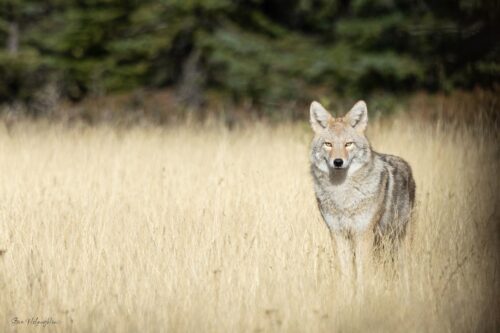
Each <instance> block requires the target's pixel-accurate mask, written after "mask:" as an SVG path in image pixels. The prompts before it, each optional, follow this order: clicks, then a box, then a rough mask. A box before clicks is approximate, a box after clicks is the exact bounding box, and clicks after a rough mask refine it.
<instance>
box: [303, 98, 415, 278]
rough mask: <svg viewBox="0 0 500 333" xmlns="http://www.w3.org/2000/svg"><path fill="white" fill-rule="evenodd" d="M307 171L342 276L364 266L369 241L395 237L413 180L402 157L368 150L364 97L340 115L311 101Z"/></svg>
mask: <svg viewBox="0 0 500 333" xmlns="http://www.w3.org/2000/svg"><path fill="white" fill-rule="evenodd" d="M310 114H311V119H310V121H311V127H312V128H313V130H314V133H315V136H314V139H313V142H312V145H311V173H312V176H313V180H314V189H315V193H316V199H317V201H318V206H319V209H320V212H321V215H322V216H323V219H324V220H325V223H326V224H327V226H328V228H329V230H330V234H331V236H332V239H333V241H334V242H335V248H336V252H337V255H338V261H339V263H340V268H341V272H342V274H343V276H345V277H348V278H350V277H351V275H352V274H354V275H356V276H357V277H358V279H361V278H362V275H363V274H365V273H368V272H367V271H370V269H369V265H368V263H369V262H370V261H371V255H372V253H373V248H374V244H377V243H380V240H381V239H382V238H383V237H385V238H390V239H391V240H393V241H395V242H394V243H397V241H399V240H400V239H401V238H402V237H403V236H404V235H405V230H406V227H407V224H408V223H409V222H410V218H411V210H412V207H413V204H414V200H415V181H414V180H413V176H412V172H411V168H410V166H409V165H408V163H406V162H405V161H404V160H403V159H401V158H400V157H397V156H393V155H386V154H380V153H377V152H375V151H373V150H372V148H371V146H370V143H369V141H368V139H367V137H366V136H365V129H366V127H367V125H368V111H367V107H366V103H365V102H363V101H359V102H358V103H356V104H355V105H354V107H353V108H352V109H351V110H350V111H349V112H348V113H347V114H346V115H345V116H344V117H341V118H334V117H332V116H331V115H330V113H329V112H328V111H326V110H325V108H323V106H321V104H319V103H317V102H313V103H312V104H311V109H310Z"/></svg>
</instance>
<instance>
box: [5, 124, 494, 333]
mask: <svg viewBox="0 0 500 333" xmlns="http://www.w3.org/2000/svg"><path fill="white" fill-rule="evenodd" d="M368 134H369V137H370V138H371V139H372V143H373V146H374V148H375V149H376V150H378V151H382V152H386V153H394V154H398V155H400V156H402V157H404V158H405V159H407V160H408V161H409V162H410V164H411V165H412V167H413V171H414V176H415V179H416V183H417V201H418V203H417V211H416V219H415V221H414V224H413V226H412V227H413V231H414V239H413V247H412V249H411V252H410V255H409V258H408V259H407V260H406V261H405V262H402V263H399V265H398V270H399V271H398V273H397V274H392V272H388V273H385V272H384V271H383V270H379V271H378V273H377V275H376V276H373V277H370V278H369V279H368V280H367V281H366V288H365V294H364V295H362V297H360V298H354V297H352V294H353V293H352V291H351V290H348V289H347V288H346V286H342V285H338V283H337V282H338V278H337V275H336V272H335V269H336V266H335V264H334V260H335V259H334V256H333V254H332V247H331V244H330V238H329V235H328V231H327V228H326V227H325V225H324V223H323V221H322V220H321V218H320V215H319V212H318V210H317V207H316V201H315V198H314V194H313V190H312V181H311V178H310V176H309V165H308V149H309V141H310V139H311V135H312V134H311V131H310V130H309V128H308V126H307V124H297V125H282V126H278V127H269V126H266V125H263V124H256V125H252V126H250V127H248V128H244V129H239V130H235V131H229V130H227V129H225V128H223V127H219V126H205V127H204V126H199V127H196V126H181V127H169V128H163V129H161V128H155V127H153V128H148V127H144V128H139V127H138V128H132V129H116V128H112V127H107V126H104V125H103V126H98V127H94V128H88V127H84V126H83V127H80V126H75V127H64V126H59V125H46V124H40V123H38V124H33V123H21V124H19V125H15V126H13V127H12V128H9V129H8V130H7V129H6V128H5V127H0V250H6V252H5V253H4V254H3V255H2V256H1V257H0V292H1V297H0V331H6V332H8V331H14V330H18V331H33V330H34V329H35V328H34V327H33V326H32V325H31V326H30V325H23V324H17V325H15V324H12V319H13V318H15V317H18V318H20V319H27V318H32V317H39V319H40V320H42V319H46V318H48V317H52V318H53V319H54V320H56V321H57V324H55V325H51V326H50V327H49V328H48V329H49V330H50V331H51V332H53V331H59V332H68V331H75V332H89V331H94V332H111V331H118V332H127V331H131V332H145V331H158V332H160V331H162V332H163V331H169V332H172V331H187V332H239V331H244V332H268V331H292V332H306V331H310V332H337V331H343V332H345V331H359V330H363V331H370V332H377V331H378V332H385V331H398V332H406V331H416V332H425V331H433V332H457V331H462V332H470V331H498V330H499V328H500V327H499V321H498V319H497V310H498V305H499V304H498V299H500V297H499V296H500V295H499V278H498V269H499V262H498V252H497V251H498V249H499V247H498V210H495V204H497V202H496V198H497V194H496V192H497V191H498V188H499V181H498V178H499V177H498V171H499V170H498V163H497V158H498V157H497V156H498V149H497V148H496V145H497V142H496V140H495V139H494V138H491V137H489V136H487V135H486V134H484V135H482V136H474V135H473V134H472V131H471V130H468V129H467V128H465V127H462V126H458V125H457V126H453V127H450V128H444V127H442V126H441V125H439V124H437V125H434V124H424V123H414V122H411V121H408V120H406V119H404V118H396V119H394V120H391V121H386V122H384V123H380V122H376V123H373V124H370V129H369V133H368Z"/></svg>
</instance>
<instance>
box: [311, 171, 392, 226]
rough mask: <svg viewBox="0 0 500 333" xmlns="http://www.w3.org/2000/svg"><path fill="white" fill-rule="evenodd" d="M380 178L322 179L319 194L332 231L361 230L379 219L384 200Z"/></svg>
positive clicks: (317, 192) (317, 195)
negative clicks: (336, 181) (365, 181)
mask: <svg viewBox="0 0 500 333" xmlns="http://www.w3.org/2000/svg"><path fill="white" fill-rule="evenodd" d="M379 183H380V179H376V181H375V182H373V183H368V184H353V183H349V182H346V183H344V184H341V185H332V184H328V183H325V182H321V181H319V182H318V184H317V186H316V197H317V199H318V204H319V207H320V211H321V214H322V216H323V218H324V220H325V222H326V224H327V225H328V228H329V229H330V230H331V231H333V232H347V233H360V232H364V231H367V230H368V229H370V228H373V226H374V224H375V223H376V222H377V221H378V220H379V218H380V216H378V212H379V211H380V205H381V201H382V200H381V199H382V196H383V193H381V191H380V186H378V185H379Z"/></svg>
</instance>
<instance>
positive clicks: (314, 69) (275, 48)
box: [0, 0, 500, 114]
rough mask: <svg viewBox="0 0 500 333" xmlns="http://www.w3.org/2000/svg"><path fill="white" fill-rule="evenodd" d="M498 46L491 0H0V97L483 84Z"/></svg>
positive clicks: (494, 78) (296, 98) (308, 94)
mask: <svg viewBox="0 0 500 333" xmlns="http://www.w3.org/2000/svg"><path fill="white" fill-rule="evenodd" d="M499 41H500V2H498V1H495V0H491V1H487V0H477V1H475V0H461V1H451V0H442V1H431V0H426V1H425V0H333V1H327V0H291V1H278V0H267V1H264V0H241V1H229V0H205V1H203V0H186V1H182V0H165V1H152V0H143V1H138V0H137V1H134V0H130V1H125V0H101V1H97V0H47V1H43V2H42V1H33V0H4V1H2V4H1V5H0V45H3V47H2V48H1V50H0V104H3V105H14V104H19V103H21V104H22V105H26V106H28V109H29V110H30V111H28V112H32V113H34V114H37V113H43V112H46V111H47V109H50V108H52V107H53V106H52V104H51V103H45V104H46V105H44V103H43V102H40V101H45V100H49V101H50V100H52V99H53V100H57V101H70V102H79V101H82V100H85V99H88V98H89V97H91V98H93V99H94V98H102V97H103V96H108V95H116V94H118V95H119V94H131V95H133V94H137V92H138V91H139V92H141V91H156V90H158V91H159V90H162V89H172V90H173V91H174V93H173V95H174V97H175V99H176V103H180V104H183V105H186V106H188V107H190V108H201V107H203V106H205V105H206V104H207V103H210V101H211V100H222V101H229V102H230V103H232V105H242V104H246V105H252V107H257V108H258V107H264V108H265V107H267V108H268V109H271V110H279V108H276V107H273V106H275V105H282V103H284V102H290V101H291V102H299V103H301V102H305V101H308V100H309V99H310V98H313V97H315V96H318V95H323V96H329V95H331V94H335V95H337V96H339V97H342V96H344V97H345V96H356V97H355V98H357V97H358V96H367V95H368V96H369V95H370V94H374V93H377V92H384V93H387V92H390V94H395V95H398V94H400V95H401V94H409V93H412V92H415V91H428V92H444V93H447V92H450V91H453V90H454V89H461V90H469V89H474V88H477V87H481V89H483V88H484V89H486V90H488V89H491V88H493V89H497V88H498V82H500V42H499ZM495 87H496V88H495ZM140 94H141V93H139V95H140ZM280 103H281V104H280ZM270 112H274V111H270Z"/></svg>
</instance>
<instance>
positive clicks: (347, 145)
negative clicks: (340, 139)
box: [345, 142, 353, 148]
mask: <svg viewBox="0 0 500 333" xmlns="http://www.w3.org/2000/svg"><path fill="white" fill-rule="evenodd" d="M352 144H353V143H352V142H346V143H345V147H346V148H349V147H351V146H352Z"/></svg>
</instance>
